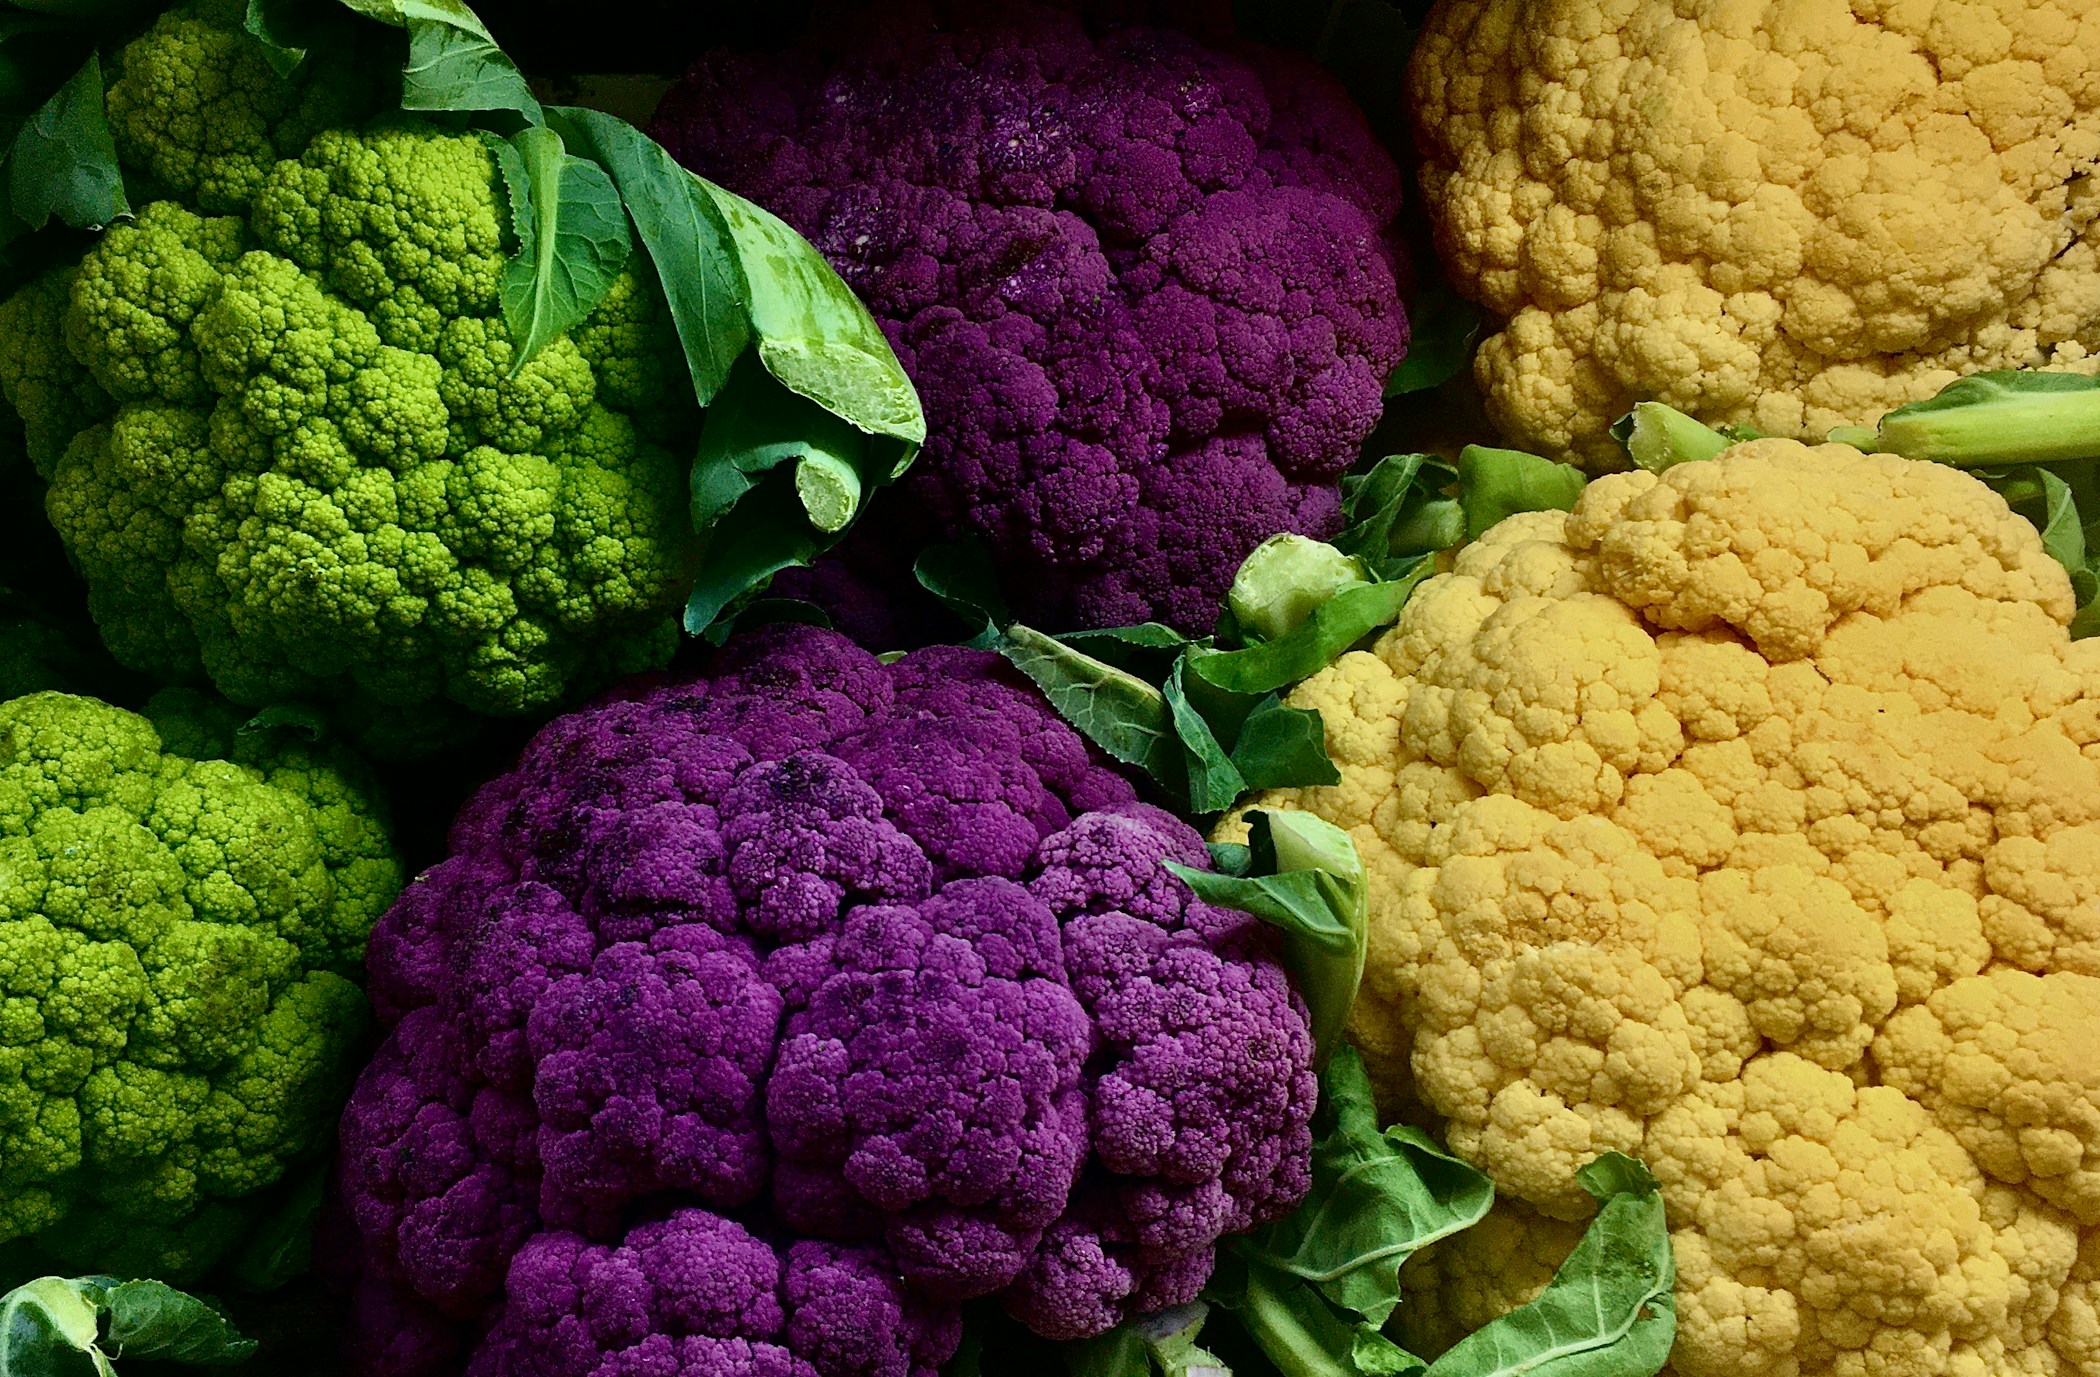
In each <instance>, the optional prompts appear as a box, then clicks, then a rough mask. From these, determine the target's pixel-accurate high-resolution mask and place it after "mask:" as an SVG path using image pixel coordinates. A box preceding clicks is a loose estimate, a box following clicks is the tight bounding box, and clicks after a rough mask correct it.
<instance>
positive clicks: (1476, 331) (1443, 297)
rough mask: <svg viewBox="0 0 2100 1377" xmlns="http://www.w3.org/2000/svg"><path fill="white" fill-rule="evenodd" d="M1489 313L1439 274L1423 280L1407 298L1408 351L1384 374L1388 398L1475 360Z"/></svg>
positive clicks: (1443, 378) (1437, 382) (1436, 381)
mask: <svg viewBox="0 0 2100 1377" xmlns="http://www.w3.org/2000/svg"><path fill="white" fill-rule="evenodd" d="M1486 321H1487V317H1486V316H1485V315H1484V314H1483V313H1482V311H1481V309H1480V308H1479V307H1478V306H1476V305H1474V304H1473V303H1472V302H1470V301H1468V300H1466V299H1465V298H1464V297H1462V296H1460V295H1459V294H1458V293H1457V292H1456V291H1454V290H1452V288H1451V285H1450V284H1449V283H1448V282H1446V281H1445V280H1444V279H1443V278H1442V277H1437V278H1434V279H1432V280H1431V281H1430V282H1428V283H1425V284H1424V285H1423V288H1422V290H1421V291H1420V292H1418V293H1416V295H1415V299H1414V300H1413V301H1412V302H1410V303H1409V304H1408V311H1407V325H1408V341H1407V356H1406V357H1405V358H1403V359H1401V360H1400V364H1399V366H1398V367H1397V368H1395V369H1394V370H1393V371H1392V373H1391V375H1390V376H1388V377H1387V378H1386V380H1385V395H1386V396H1387V397H1388V398H1392V397H1401V396H1405V395H1406V394H1408V393H1410V392H1422V391H1426V390H1427V389H1429V388H1432V387H1438V386H1441V385H1442V384H1444V383H1446V382H1448V381H1450V380H1451V379H1452V378H1454V377H1456V376H1457V375H1458V374H1459V372H1460V371H1461V370H1462V369H1464V368H1465V367H1466V365H1468V364H1470V363H1471V362H1472V361H1473V349H1474V346H1475V345H1477V344H1479V343H1480V332H1481V329H1482V327H1483V326H1484V325H1485V324H1486Z"/></svg>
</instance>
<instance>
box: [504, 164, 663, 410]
mask: <svg viewBox="0 0 2100 1377" xmlns="http://www.w3.org/2000/svg"><path fill="white" fill-rule="evenodd" d="M497 162H498V165H499V166H500V167H501V168H502V171H503V180H504V184H505V186H506V188H507V189H508V190H509V192H510V202H511V218H512V221H513V223H514V225H515V227H516V230H517V235H518V252H517V254H516V255H515V256H513V257H512V258H511V260H510V262H509V263H507V264H505V265H504V270H503V284H502V301H503V323H504V324H505V325H506V326H508V327H509V329H510V335H511V340H512V341H513V345H514V348H515V350H516V353H515V354H514V355H513V357H512V359H511V370H510V371H511V376H512V377H516V376H517V375H518V373H519V372H520V371H521V370H523V369H524V367H525V365H526V364H528V363H530V362H531V361H532V359H533V358H534V357H536V356H537V355H538V354H539V352H540V351H541V350H542V349H545V348H546V347H547V346H548V345H550V344H552V343H554V341H555V340H557V339H559V338H561V337H562V336H563V335H564V334H567V333H568V331H569V330H570V329H572V328H573V327H575V326H576V325H578V324H580V323H581V322H582V321H583V318H584V317H585V316H588V315H589V314H590V313H591V312H592V311H593V310H595V309H596V308H597V306H598V303H599V302H601V301H603V300H605V295H606V293H607V292H609V291H611V290H612V285H613V282H614V280H615V279H617V278H618V277H619V275H620V270H621V269H622V268H624V267H626V266H627V255H628V254H629V253H631V252H632V251H633V248H634V241H633V240H632V239H631V238H630V237H629V235H628V232H627V212H626V209H625V208H624V207H623V206H622V205H621V204H620V193H619V189H618V188H617V187H615V186H614V185H613V182H612V178H610V177H608V176H607V175H606V174H605V170H604V169H603V168H601V167H599V166H598V165H597V164H596V163H591V162H586V161H585V160H584V159H582V158H579V157H576V156H575V155H574V154H572V153H569V152H568V151H567V150H566V149H565V148H564V147H563V146H562V141H561V135H559V134H557V133H555V132H554V131H553V130H552V129H543V128H540V127H538V126H534V127H531V128H528V129H522V130H519V131H518V133H516V134H515V135H513V136H512V137H511V138H510V139H509V140H508V141H507V142H504V143H500V144H498V145H497Z"/></svg>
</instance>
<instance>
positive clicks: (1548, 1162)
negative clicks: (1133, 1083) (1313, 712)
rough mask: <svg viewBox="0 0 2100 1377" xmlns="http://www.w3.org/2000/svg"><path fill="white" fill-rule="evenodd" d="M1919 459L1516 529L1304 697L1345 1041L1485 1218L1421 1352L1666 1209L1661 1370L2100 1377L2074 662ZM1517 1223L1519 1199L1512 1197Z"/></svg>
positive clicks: (1958, 502)
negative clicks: (1615, 1163)
mask: <svg viewBox="0 0 2100 1377" xmlns="http://www.w3.org/2000/svg"><path fill="white" fill-rule="evenodd" d="M2071 611H2072V599H2071V593H2070V589H2069V586H2068V581H2067V580H2066V578H2065V576H2064V574H2063V573H2062V571H2061V569H2060V568H2059V567H2058V566H2057V565H2056V564H2055V563H2054V562H2053V561H2052V560H2050V559H2049V558H2048V557H2047V556H2046V555H2045V554H2044V553H2043V551H2042V548H2041V545H2040V542H2039V539H2038V537H2037V536H2036V534H2035V532H2034V529H2033V527H2032V526H2030V525H2029V524H2028V523H2026V522H2025V521H2023V520H2021V519H2020V518H2019V517H2017V516H2015V515H2013V514H2012V512H2010V511H2009V510H2008V509H2007V507H2006V506H2005V504H2004V502H2003V501H2001V500H2000V499H1999V498H1998V497H1997V496H1995V495H1994V494H1992V493H1991V492H1990V491H1989V490H1988V489H1987V488H1985V487H1984V486H1983V485H1982V484H1981V483H1979V482H1977V481H1976V480H1975V479H1973V478H1970V477H1969V476H1967V475H1966V474H1963V473H1961V472H1959V471H1958V470H1955V469H1951V468H1947V467H1944V466H1939V465H1933V464H1924V463H1913V462H1910V461H1908V460H1903V459H1897V458H1893V457H1890V456H1887V455H1862V454H1860V453H1859V452H1858V451H1856V450H1852V449H1850V448H1848V447H1845V446H1836V445H1832V446H1823V447H1819V448H1809V447H1806V446H1803V445H1801V444H1799V443H1797V442H1795V441H1791V440H1760V441H1756V442H1753V443H1750V444H1746V445H1740V446H1737V447H1736V448H1735V449H1733V450H1730V451H1728V452H1727V453H1726V454H1724V455H1723V456H1722V457H1721V458H1720V459H1718V460H1715V461H1713V462H1708V463H1690V464H1682V465H1679V466H1677V467H1675V468H1672V469H1670V470H1668V471H1667V472H1666V473H1664V474H1663V475H1661V476H1660V477H1658V476H1657V475H1654V474H1650V473H1630V474H1618V475H1612V476H1609V477H1606V478H1602V479H1599V480H1597V481H1596V482H1594V483H1592V484H1591V485H1590V487H1589V488H1588V489H1587V490H1586V491H1585V493H1584V494H1583V496H1582V498H1581V499H1580V501H1579V502H1578V503H1577V504H1576V506H1575V509H1574V511H1573V512H1572V513H1561V512H1536V513H1528V514H1525V515H1521V516H1516V517H1512V518H1510V519H1509V520H1507V521H1504V522H1503V523H1501V524H1500V525H1498V526H1496V527H1494V528H1493V529H1492V530H1490V531H1489V532H1488V533H1487V534H1486V535H1485V536H1484V537H1482V539H1481V540H1480V541H1479V542H1478V543H1476V544H1474V545H1472V546H1469V547H1467V548H1466V549H1464V550H1463V551H1461V552H1460V553H1459V555H1458V556H1457V560H1456V564H1455V567H1454V568H1453V570H1452V571H1451V572H1449V573H1446V574H1441V575H1439V576H1437V577H1435V578H1433V579H1431V580H1430V581H1429V582H1427V583H1425V584H1424V585H1423V586H1422V588H1421V589H1420V590H1419V591H1418V592H1417V593H1416V594H1415V596H1414V598H1413V599H1412V600H1411V601H1410V602H1409V603H1408V605H1407V607H1406V609H1405V611H1404V612H1403V613H1402V615H1401V618H1400V620H1399V622H1398V624H1397V625H1396V626H1394V628H1393V629H1392V630H1391V631H1390V632H1388V633H1386V634H1385V635H1384V636H1383V637H1382V638H1381V639H1380V640H1379V641H1378V642H1377V644H1376V646H1375V648H1374V649H1373V650H1372V651H1370V652H1356V653H1352V654H1349V655H1346V656H1344V657H1343V658H1342V659H1340V660H1339V661H1337V662H1336V663H1335V664H1333V665H1332V666H1330V667H1329V668H1328V669H1326V670H1325V671H1323V672H1322V673H1321V674H1319V675H1317V676H1315V677H1314V678H1312V679H1310V680H1308V681H1307V682H1306V683H1304V684H1303V685H1301V686H1300V688H1299V689H1298V690H1297V691H1296V693H1295V694H1294V696H1293V699H1292V701H1293V702H1294V703H1296V704H1298V705H1300V706H1304V707H1311V708H1317V709H1319V710H1320V711H1321V712H1322V713H1323V714H1324V716H1325V718H1326V721H1327V724H1328V745H1329V749H1330V751H1331V752H1332V753H1333V756H1334V759H1335V761H1336V763H1337V764H1338V765H1339V766H1340V768H1341V771H1342V780H1341V782H1340V783H1339V784H1336V785H1332V786H1328V787H1322V788H1313V789H1306V790H1302V791H1294V792H1289V793H1282V794H1276V795H1271V796H1269V797H1268V798H1267V799H1266V800H1264V802H1266V803H1269V804H1283V805H1286V806H1294V807H1300V808H1308V809H1311V810H1312V811H1314V812H1316V813H1318V814H1320V815H1321V816H1323V817H1326V818H1328V819H1330V820H1332V821H1333V822H1335V823H1337V824H1339V825H1341V826H1344V827H1346V828H1348V829H1349V830H1350V832H1351V834H1352V836H1353V837H1354V838H1355V840H1356V844H1357V846H1358V847H1359V849H1360V850H1361V852H1362V854H1363V858H1364V861H1365V864H1366V865H1367V866H1368V868H1369V870H1370V873H1371V875H1372V885H1373V899H1372V903H1373V914H1372V932H1371V953H1370V965H1369V969H1368V970H1367V972H1366V975H1365V983H1364V990H1363V995H1362V998H1361V1001H1360V1003H1359V1005H1358V1008H1357V1012H1356V1015H1355V1022H1354V1027H1353V1032H1354V1035H1355V1037H1356V1039H1357V1041H1358V1042H1359V1043H1360V1044H1361V1045H1362V1047H1363V1048H1364V1051H1365V1054H1366V1059H1367V1061H1368V1062H1369V1064H1370V1066H1371V1069H1372V1074H1373V1076H1374V1078H1375V1079H1376V1080H1377V1081H1378V1088H1379V1091H1380V1094H1381V1098H1382V1101H1383V1105H1384V1108H1385V1109H1386V1110H1387V1111H1388V1112H1390V1113H1395V1114H1400V1115H1405V1116H1409V1117H1417V1118H1422V1119H1425V1120H1428V1121H1433V1122H1437V1123H1440V1124H1441V1125H1442V1127H1443V1129H1444V1131H1445V1133H1446V1134H1447V1135H1448V1140H1449V1143H1450V1145H1451V1147H1452V1149H1453V1150H1454V1151H1456V1152H1458V1153H1459V1154H1461V1155H1462V1156H1464V1157H1465V1158H1467V1159H1468V1160H1469V1161H1472V1162H1474V1163H1475V1164H1477V1165H1478V1166H1480V1167H1481V1168H1483V1169H1484V1170H1486V1171H1487V1172H1488V1173H1489V1174H1490V1175H1491V1176H1492V1177H1493V1178H1494V1181H1495V1185H1496V1187H1497V1188H1498V1190H1499V1191H1500V1192H1501V1194H1502V1196H1503V1197H1504V1199H1505V1202H1506V1203H1504V1204H1503V1205H1500V1206H1498V1210H1499V1211H1500V1212H1501V1214H1500V1222H1498V1223H1497V1224H1496V1225H1495V1226H1494V1227H1493V1228H1484V1229H1481V1230H1476V1231H1475V1232H1474V1233H1472V1234H1469V1235H1466V1236H1464V1238H1463V1239H1461V1240H1458V1241H1455V1242H1453V1243H1450V1244H1447V1245H1444V1246H1443V1247H1442V1248H1441V1249H1440V1250H1439V1251H1438V1252H1437V1253H1435V1254H1432V1255H1428V1256H1427V1257H1425V1259H1424V1260H1423V1261H1422V1262H1420V1263H1417V1264H1416V1265H1415V1266H1414V1268H1413V1270H1412V1271H1411V1272H1410V1274H1409V1285H1410V1286H1411V1287H1412V1288H1413V1289H1414V1290H1415V1291H1416V1292H1417V1293H1418V1295H1417V1303H1416V1304H1415V1305H1413V1306H1412V1307H1411V1308H1410V1310H1409V1312H1408V1313H1409V1314H1410V1315H1412V1316H1413V1318H1412V1319H1411V1320H1410V1321H1408V1322H1409V1323H1411V1324H1413V1325H1415V1326H1416V1328H1417V1331H1418V1332H1417V1334H1416V1335H1415V1337H1416V1338H1417V1340H1418V1341H1419V1342H1422V1343H1424V1344H1425V1346H1429V1347H1435V1346H1437V1344H1438V1342H1439V1340H1441V1341H1443V1342H1448V1341H1449V1340H1450V1339H1453V1338H1455V1337H1456V1336H1457V1335H1458V1334H1459V1333H1462V1332H1464V1330H1466V1329H1469V1328H1473V1327H1477V1326H1478V1325H1479V1324H1480V1323H1482V1322H1484V1321H1485V1320H1486V1319H1488V1318H1490V1317H1491V1316H1492V1314H1493V1313H1498V1312H1499V1310H1501V1309H1506V1308H1508V1306H1509V1305H1510V1304H1512V1303H1514V1302H1516V1301H1521V1300H1523V1299H1525V1298H1526V1294H1527V1292H1528V1291H1529V1290H1530V1289H1533V1288H1535V1287H1536V1286H1537V1285H1539V1284H1542V1283H1543V1282H1544V1281H1545V1280H1546V1278H1547V1277H1548V1276H1549V1275H1550V1273H1551V1270H1552V1267H1553V1266H1554V1264H1556V1263H1557V1262H1558V1261H1559V1260H1560V1258H1561V1257H1562V1256H1564V1255H1565V1253H1566V1252H1567V1250H1568V1248H1569V1247H1571V1246H1572V1245H1573V1242H1574V1239H1575V1236H1576V1233H1577V1230H1576V1229H1575V1228H1574V1227H1572V1226H1570V1225H1569V1224H1567V1223H1565V1222H1564V1221H1569V1220H1575V1219H1579V1218H1581V1217H1582V1216H1583V1215H1584V1214H1586V1213H1587V1211H1588V1209H1589V1202H1588V1200H1587V1197H1586V1196H1585V1195H1584V1194H1583V1193H1582V1191H1581V1190H1580V1189H1579V1188H1578V1187H1577V1185H1576V1183H1575V1172H1576V1169H1577V1168H1579V1167H1580V1166H1581V1165H1582V1164H1583V1163H1585V1162H1587V1161H1588V1160H1590V1159H1591V1158H1592V1157H1594V1156H1595V1155H1596V1154H1597V1153H1599V1152H1602V1151H1604V1150H1605V1149H1608V1148H1616V1149H1618V1150H1620V1151H1623V1152H1627V1153H1632V1154H1634V1155H1636V1156H1638V1157H1640V1158H1641V1159H1642V1160H1643V1161H1645V1162H1646V1163H1647V1164H1648V1165H1649V1166H1650V1167H1651V1168H1652V1169H1653V1170H1654V1172H1655V1174H1656V1176H1657V1177H1658V1178H1659V1179H1660V1180H1661V1181H1662V1183H1663V1192H1664V1197H1665V1200H1666V1202H1667V1203H1668V1206H1669V1210H1670V1220H1671V1225H1672V1229H1673V1240H1674V1244H1675V1247H1676V1253H1677V1263H1678V1269H1679V1296H1678V1306H1679V1327H1678V1337H1677V1345H1676V1349H1675V1352H1674V1354H1673V1356H1672V1360H1671V1361H1672V1370H1673V1371H1674V1372H1676V1373H1677V1374H1679V1377H1781V1375H1782V1374H1784V1375H1785V1377H1793V1375H1794V1374H1813V1375H1814V1377H1822V1375H1823V1374H1831V1375H1833V1377H1835V1375H1837V1374H1843V1375H1844V1377H1867V1375H1868V1374H1902V1375H1903V1377H1924V1375H1925V1374H1934V1375H1937V1374H1948V1375H1949V1377H1955V1375H1957V1374H1959V1375H1960V1377H1984V1375H1985V1374H2006V1373H2033V1374H2050V1375H2051V1377H2066V1375H2068V1374H2078V1375H2079V1377H2091V1374H2094V1373H2100V1328H2096V1319H2100V642H2089V641H2086V642H2077V643H2073V642H2072V641H2071V640H2070V639H2069V636H2068V634H2067V632H2066V630H2065V624H2066V622H2067V621H2068V619H2069V617H2070V615H2071ZM1507 1202H1514V1203H1507Z"/></svg>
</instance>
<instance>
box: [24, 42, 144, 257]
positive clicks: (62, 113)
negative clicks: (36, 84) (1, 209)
mask: <svg viewBox="0 0 2100 1377" xmlns="http://www.w3.org/2000/svg"><path fill="white" fill-rule="evenodd" d="M7 195H8V205H9V208H10V209H11V210H12V211H13V213H14V214H15V215H16V216H17V217H18V218H20V220H21V221H22V223H23V224H24V225H25V226H27V227H28V228H29V229H32V230H37V229H42V228H43V227H44V226H45V225H46V224H49V223H50V221H51V218H52V217H53V216H57V217H58V219H59V220H60V221H62V222H63V223H65V224H68V225H71V226H72V227H73V228H75V229H93V228H97V227H100V226H102V225H106V224H108V223H109V222H110V221H112V220H115V219H116V218H117V217H118V216H120V215H129V214H130V213H131V203H130V202H129V201H127V200H126V199H125V197H124V175H123V173H122V172H120V171H119V170H118V168H117V146H116V144H115V142H114V141H113V140H111V138H110V135H109V122H108V119H107V117H106V116H105V114H104V111H103V105H102V61H101V59H100V58H99V57H97V56H96V55H95V54H93V53H89V54H88V58H87V61H85V62H83V63H82V64H81V65H80V70H78V71H76V72H75V73H74V74H73V75H72V76H71V77H70V78H69V79H68V80H67V81H66V83H65V85H63V86H61V87H59V88H58V90H57V92H56V93H55V94H53V95H52V97H51V98H50V99H49V100H47V101H45V102H44V103H43V105H41V106H40V107H38V108H37V110H36V112H35V113H33V114H32V115H30V116H29V118H28V119H27V120H25V121H24V122H23V124H22V127H21V128H20V129H19V130H17V131H16V132H15V140H14V147H13V149H12V151H11V152H10V154H9V156H8V159H7Z"/></svg>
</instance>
